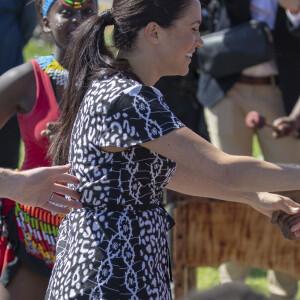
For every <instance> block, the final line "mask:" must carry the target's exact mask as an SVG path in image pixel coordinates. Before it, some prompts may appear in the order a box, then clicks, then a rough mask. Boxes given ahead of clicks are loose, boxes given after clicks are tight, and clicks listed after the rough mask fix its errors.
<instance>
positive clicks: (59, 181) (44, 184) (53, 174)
mask: <svg viewBox="0 0 300 300" xmlns="http://www.w3.org/2000/svg"><path fill="white" fill-rule="evenodd" d="M70 168H71V165H70V164H69V165H65V166H54V167H43V168H36V169H31V170H26V171H21V172H17V174H18V177H17V180H16V183H15V189H14V191H12V195H11V199H12V200H15V201H17V202H18V203H20V204H24V205H29V206H37V207H41V208H44V209H47V210H50V211H53V212H55V213H60V214H67V213H69V209H68V208H67V207H70V208H75V209H78V208H81V207H82V205H81V203H80V202H77V201H74V200H69V199H66V198H65V197H64V196H61V195H66V196H69V197H71V198H73V199H75V200H79V199H80V194H79V193H77V192H75V191H74V190H72V189H71V188H69V187H67V186H66V185H64V184H66V183H71V184H79V180H78V179H77V178H76V177H75V176H73V175H70V174H67V173H66V172H67V171H68V170H69V169H70ZM58 194H59V195H58ZM49 200H51V201H49ZM55 204H59V205H62V206H63V207H60V206H56V205H55Z"/></svg>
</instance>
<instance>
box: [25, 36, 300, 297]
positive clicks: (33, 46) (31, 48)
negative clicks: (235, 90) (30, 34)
mask: <svg viewBox="0 0 300 300" xmlns="http://www.w3.org/2000/svg"><path fill="white" fill-rule="evenodd" d="M109 33H110V32H109V31H108V35H107V38H108V40H109V41H110V37H109ZM110 42H111V41H110ZM52 51H53V50H52V47H51V45H49V44H45V43H39V42H36V41H34V40H32V41H30V43H29V44H28V45H27V46H26V47H25V48H24V58H25V60H26V61H28V60H29V59H31V58H34V57H35V56H39V55H48V54H50V53H52ZM253 155H254V156H255V157H257V158H260V159H262V154H261V150H260V147H259V143H258V140H257V137H256V136H255V137H254V139H253ZM23 158H24V146H23V143H22V145H21V151H20V162H22V161H23ZM246 283H247V284H249V285H250V286H251V288H253V289H254V290H255V291H257V292H260V293H263V294H265V295H268V287H267V280H266V271H265V270H260V269H252V270H251V271H250V273H249V276H248V278H247V280H246ZM218 284H220V279H219V275H218V270H217V268H211V267H201V268H200V267H199V268H197V289H199V290H205V289H209V288H212V287H214V286H216V285H218ZM299 290H300V288H299ZM297 298H299V299H300V292H298V294H297Z"/></svg>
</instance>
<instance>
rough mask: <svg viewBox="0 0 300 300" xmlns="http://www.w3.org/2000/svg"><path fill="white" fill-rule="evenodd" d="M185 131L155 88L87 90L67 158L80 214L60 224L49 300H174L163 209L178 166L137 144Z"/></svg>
mask: <svg viewBox="0 0 300 300" xmlns="http://www.w3.org/2000/svg"><path fill="white" fill-rule="evenodd" d="M182 126H184V125H183V124H182V123H181V122H180V121H179V120H178V119H177V118H176V117H175V116H174V115H173V113H172V112H170V111H169V109H168V107H167V106H166V104H165V103H164V102H163V97H162V95H161V93H160V92H159V91H158V90H157V89H155V88H153V87H149V86H144V85H141V84H140V83H138V82H136V81H134V80H131V79H124V78H121V77H118V76H114V77H112V78H106V79H104V80H101V81H97V80H96V81H94V82H93V83H92V85H91V87H90V88H89V89H88V91H87V93H86V95H85V98H84V100H83V103H82V104H81V107H80V109H79V112H78V115H77V118H76V121H75V124H74V128H73V133H72V140H71V149H70V157H69V158H70V162H71V163H72V173H73V174H74V175H76V176H77V177H78V178H79V179H80V181H81V183H80V186H79V188H78V190H79V192H81V193H82V198H81V201H82V203H83V208H82V209H80V210H73V211H72V212H71V213H70V214H69V215H67V216H66V218H65V219H64V220H63V222H62V225H61V227H60V232H59V240H58V244H57V258H56V263H55V266H54V269H53V272H52V276H51V280H50V283H49V287H48V291H47V296H46V299H53V300H54V299H55V300H62V299H93V300H100V299H101V300H118V299H131V300H148V299H149V300H150V299H153V300H168V299H171V292H170V285H169V282H170V272H169V253H168V245H167V232H168V231H169V230H170V228H171V227H172V226H173V224H174V222H173V219H172V218H171V217H170V216H169V215H168V213H167V212H166V211H165V210H164V209H163V208H162V207H161V205H160V203H161V200H162V196H163V189H164V187H165V186H166V184H167V183H168V182H169V180H170V178H171V176H172V175H173V174H174V172H175V169H176V163H175V162H174V161H171V160H169V159H168V158H166V157H163V156H161V155H159V154H157V153H154V152H152V151H150V150H148V149H147V148H144V147H142V146H140V145H139V144H141V143H144V142H147V141H151V140H154V139H156V138H158V137H160V136H162V135H164V134H166V133H169V132H171V131H172V130H175V129H178V128H180V127H182ZM104 146H115V147H128V148H127V150H125V151H121V152H114V153H108V152H105V151H103V150H101V147H104Z"/></svg>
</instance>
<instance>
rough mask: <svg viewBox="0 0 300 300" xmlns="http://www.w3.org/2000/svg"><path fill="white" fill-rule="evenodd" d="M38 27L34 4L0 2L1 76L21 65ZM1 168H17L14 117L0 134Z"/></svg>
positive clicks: (20, 0)
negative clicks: (24, 52) (23, 52)
mask: <svg viewBox="0 0 300 300" xmlns="http://www.w3.org/2000/svg"><path fill="white" fill-rule="evenodd" d="M36 24H37V18H36V12H35V5H34V1H32V0H2V1H0V34H1V47H0V75H2V74H3V73H4V72H5V71H7V70H9V69H11V68H13V67H15V66H18V65H20V64H22V63H23V55H22V50H23V47H24V46H25V45H26V43H27V42H28V40H29V39H30V37H31V35H32V33H33V30H34V28H35V26H36ZM0 145H1V148H0V167H4V168H13V169H15V168H17V167H18V162H19V147H20V130H19V125H18V121H17V115H16V114H15V115H14V116H13V117H12V118H11V119H10V120H9V122H8V123H7V124H6V125H5V126H4V128H3V129H1V130H0Z"/></svg>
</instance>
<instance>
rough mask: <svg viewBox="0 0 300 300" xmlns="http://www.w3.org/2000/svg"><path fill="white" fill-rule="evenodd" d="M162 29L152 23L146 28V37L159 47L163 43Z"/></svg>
mask: <svg viewBox="0 0 300 300" xmlns="http://www.w3.org/2000/svg"><path fill="white" fill-rule="evenodd" d="M161 30H162V28H161V27H160V26H159V25H158V24H157V23H155V22H150V23H149V24H148V25H147V26H146V28H145V37H146V39H147V40H148V41H149V42H150V43H151V44H153V45H159V43H160V42H161Z"/></svg>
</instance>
